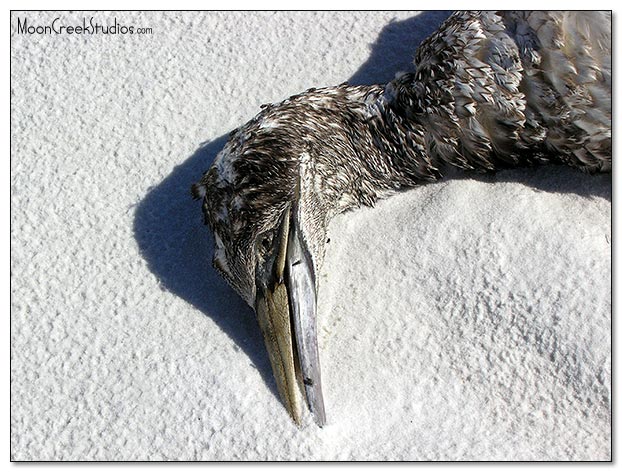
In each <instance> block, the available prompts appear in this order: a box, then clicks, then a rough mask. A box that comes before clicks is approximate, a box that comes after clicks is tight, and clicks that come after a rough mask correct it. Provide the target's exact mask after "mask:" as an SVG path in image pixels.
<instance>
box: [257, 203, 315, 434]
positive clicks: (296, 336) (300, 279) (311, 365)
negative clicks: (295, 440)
mask: <svg viewBox="0 0 622 472" xmlns="http://www.w3.org/2000/svg"><path fill="white" fill-rule="evenodd" d="M272 254H273V255H272V257H271V258H270V259H269V261H268V266H267V267H266V268H265V269H266V270H262V271H258V276H257V279H256V286H257V296H256V300H255V311H256V313H257V319H258V321H259V327H260V329H261V332H262V334H263V337H264V342H265V344H266V348H267V350H268V356H269V358H270V363H271V365H272V372H273V374H274V378H275V380H276V384H277V389H278V391H279V395H280V396H281V399H282V401H283V403H284V404H285V407H286V408H287V411H288V412H289V414H290V415H291V417H292V419H293V420H294V422H296V424H298V425H300V423H301V416H302V406H301V401H300V396H301V388H302V387H301V384H302V385H303V386H304V397H305V398H306V400H307V405H308V406H309V409H310V410H311V412H312V413H313V416H314V418H315V421H316V423H317V424H318V425H319V426H323V425H324V424H325V423H326V414H325V411H324V399H323V396H322V384H321V372H320V363H319V353H318V348H317V328H316V291H315V275H314V271H313V260H312V257H311V255H310V253H309V251H308V250H307V247H306V245H305V243H304V238H303V235H302V233H301V230H300V228H299V225H298V224H297V218H296V217H295V215H294V216H293V217H292V215H291V210H290V209H289V208H288V209H287V210H286V211H285V214H284V215H283V217H282V221H281V223H280V226H279V231H278V236H277V238H275V242H274V247H273V251H272Z"/></svg>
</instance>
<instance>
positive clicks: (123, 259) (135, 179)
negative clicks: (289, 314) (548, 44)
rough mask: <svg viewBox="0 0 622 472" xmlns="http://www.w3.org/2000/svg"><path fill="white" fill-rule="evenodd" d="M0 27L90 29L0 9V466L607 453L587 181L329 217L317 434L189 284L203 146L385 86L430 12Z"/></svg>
mask: <svg viewBox="0 0 622 472" xmlns="http://www.w3.org/2000/svg"><path fill="white" fill-rule="evenodd" d="M18 16H19V17H22V18H24V17H27V18H28V19H29V21H30V22H31V24H35V25H47V24H50V22H51V20H52V19H53V18H54V17H56V16H61V18H62V23H64V24H75V23H78V22H81V21H82V17H84V16H86V17H87V18H88V17H90V15H84V14H80V13H75V14H70V13H62V14H60V15H54V14H50V13H45V14H38V13H35V12H29V13H25V14H15V13H14V14H13V16H12V31H13V36H12V51H11V52H12V57H11V67H12V75H11V79H12V84H11V87H12V92H11V93H12V108H11V118H12V125H11V130H12V150H11V151H12V152H11V157H12V164H11V203H12V220H11V223H12V233H11V240H12V253H11V256H12V257H11V259H12V261H11V273H12V302H11V303H12V364H11V373H12V386H11V393H12V404H11V415H12V423H11V445H12V458H13V459H17V460H57V459H62V460H88V459H97V460H138V459H139V460H156V459H178V460H194V459H202V460H231V459H247V460H248V459H253V460H264V459H276V460H283V459H284V460H305V459H320V460H322V459H324V460H326V459H333V460H334V459H337V460H341V459H349V460H368V459H373V460H405V459H408V460H438V459H441V460H461V459H482V460H488V459H501V460H503V459H508V460H530V459H541V460H551V459H553V460H567V459H581V460H606V459H609V457H610V454H611V448H610V439H611V436H610V403H611V392H610V385H611V379H610V378H611V337H610V336H611V335H610V323H611V243H610V241H611V227H610V218H611V203H610V200H611V179H610V176H608V175H606V176H596V177H590V176H585V175H582V174H580V173H578V172H576V171H573V170H570V169H565V168H561V167H551V168H544V169H539V170H533V169H531V170H516V171H511V172H500V173H499V174H497V175H496V176H486V177H478V178H469V177H464V176H457V178H454V179H450V180H446V181H443V182H440V183H437V184H433V185H427V186H424V187H421V188H418V189H415V190H412V191H409V192H406V193H403V194H400V195H398V196H395V197H393V198H392V199H389V200H386V201H383V202H381V203H380V204H379V205H378V206H377V208H375V209H362V210H360V211H356V212H351V213H348V214H345V215H342V216H340V217H338V218H337V219H336V220H335V221H334V222H333V224H332V225H331V229H330V236H331V242H330V245H329V250H328V254H327V264H326V266H325V268H324V271H323V274H322V275H321V289H320V307H319V308H320V314H319V317H320V320H319V323H320V347H321V358H322V363H323V364H322V369H323V380H324V385H325V396H326V403H327V408H328V417H329V423H330V424H329V425H328V426H327V427H325V428H324V429H319V428H317V427H316V426H315V425H313V423H312V421H311V419H310V418H309V417H308V416H307V417H306V418H305V421H306V425H305V427H304V428H303V429H300V430H299V429H297V428H296V427H295V426H294V425H293V423H292V422H291V421H290V419H289V417H288V415H287V413H286V411H285V409H284V408H283V407H282V405H281V404H280V402H279V400H278V398H277V394H276V387H275V385H274V382H273V380H272V374H271V371H270V365H269V362H268V359H267V355H266V353H265V350H264V346H263V341H262V339H261V336H260V334H259V330H258V327H257V325H256V322H255V320H254V317H253V314H252V312H251V310H250V309H249V308H248V307H246V306H245V305H244V303H243V302H242V301H241V300H240V299H239V298H238V297H237V296H236V295H235V294H234V292H233V291H232V290H231V289H229V288H228V287H227V286H226V284H225V283H224V281H223V280H222V279H221V278H220V277H218V275H216V274H215V273H214V271H213V270H212V268H211V266H210V263H209V261H210V260H211V251H212V248H211V244H212V241H211V237H210V236H209V232H208V229H207V228H206V227H205V226H203V225H202V219H201V212H200V205H199V204H197V203H196V202H193V201H192V200H191V199H190V196H189V187H190V184H191V183H192V182H194V181H195V180H197V179H198V178H199V177H200V176H201V173H202V172H203V171H204V170H205V169H206V168H207V167H208V165H209V163H210V162H211V160H212V159H213V157H214V155H215V153H216V152H218V150H219V149H220V148H221V147H222V145H223V144H224V139H225V138H224V137H225V136H226V134H227V133H228V132H229V131H230V130H231V129H233V128H235V127H236V126H238V125H240V124H242V123H244V122H245V121H247V120H248V119H250V118H251V117H252V116H253V115H254V114H255V113H256V112H257V111H258V108H259V105H260V104H262V103H265V102H273V101H278V100H281V99H283V98H286V97H287V96H288V95H290V94H292V93H296V92H299V91H302V90H304V89H306V88H308V87H312V86H323V85H334V84H337V83H340V82H343V81H345V80H348V79H351V82H352V83H372V82H384V81H386V80H389V79H391V78H392V77H393V75H394V73H395V72H396V71H398V70H400V69H405V68H406V67H408V64H409V62H410V59H411V57H412V55H413V53H414V50H415V47H416V45H417V44H418V42H419V41H420V40H421V39H422V38H423V37H425V36H426V35H427V34H428V33H430V32H431V31H432V30H433V29H434V28H435V27H436V26H437V25H438V24H439V22H440V21H441V20H442V19H443V18H444V17H445V16H446V15H444V14H434V13H425V14H422V15H417V14H416V13H407V12H400V13H378V12H369V13H277V14H272V13H256V14H244V13H206V14H197V13H184V14H172V13H168V14H164V13H118V14H116V15H115V14H112V13H97V14H95V15H94V16H95V19H96V20H99V21H100V23H104V24H105V23H108V24H111V23H112V22H113V18H114V17H115V16H116V18H117V22H119V23H122V24H126V25H134V26H137V27H138V26H141V27H151V28H153V34H152V35H149V36H112V37H111V36H105V35H97V36H88V35H87V36H83V35H67V34H62V35H46V36H38V35H34V36H28V35H17V34H15V33H16V27H17V17H18ZM392 18H395V19H396V22H394V23H391V20H392ZM204 142H207V144H205V145H204V146H201V143H204Z"/></svg>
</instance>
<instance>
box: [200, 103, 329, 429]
mask: <svg viewBox="0 0 622 472" xmlns="http://www.w3.org/2000/svg"><path fill="white" fill-rule="evenodd" d="M307 98H308V97H292V98H290V99H289V100H286V101H285V102H283V103H281V104H280V105H278V106H272V105H271V106H267V107H265V108H264V110H263V111H262V112H261V113H260V114H259V115H257V116H256V117H255V118H254V119H253V120H251V121H250V122H248V123H247V124H246V125H244V126H242V127H241V128H239V129H237V130H234V131H233V132H232V133H231V134H230V136H229V140H228V142H227V144H226V145H225V147H224V148H223V150H222V151H221V152H220V153H219V154H218V156H217V157H216V159H215V160H214V163H213V165H212V167H211V168H210V169H209V170H208V171H207V172H206V173H205V174H204V176H203V178H202V179H201V181H200V182H198V183H197V184H195V185H194V186H193V188H192V192H193V195H194V196H195V198H201V199H202V201H203V213H204V217H205V222H206V224H207V225H208V226H209V227H210V228H211V230H212V232H213V236H214V243H215V248H214V257H213V261H212V262H213V266H214V267H215V268H216V270H217V271H218V272H219V273H220V274H221V275H222V276H223V277H224V278H225V279H226V280H227V282H228V283H229V284H230V285H231V286H232V287H233V288H234V289H235V290H236V291H237V292H238V293H239V294H240V296H241V297H242V298H243V299H244V300H245V301H246V302H247V303H248V304H249V305H250V306H251V307H252V308H253V309H254V310H255V312H256V314H257V320H258V322H259V326H260V328H261V331H262V333H263V336H264V341H265V344H266V347H267V350H268V355H269V358H270V362H271V364H272V369H273V373H274V377H275V380H276V383H277V388H278V390H279V393H280V396H281V398H282V400H283V402H284V403H285V406H286V407H287V409H288V411H289V413H290V415H291V416H292V418H293V419H294V420H295V422H296V423H298V424H300V421H301V412H302V407H301V393H302V396H304V397H306V400H307V404H308V405H309V408H310V410H311V412H312V413H313V414H314V417H315V420H316V422H317V423H318V424H320V425H322V424H324V422H325V413H324V405H323V399H322V392H321V379H320V367H319V354H318V349H317V334H316V282H315V273H316V270H317V267H318V265H319V261H320V260H321V258H322V256H323V242H324V238H325V234H326V228H325V225H324V224H323V222H322V219H323V218H324V216H325V214H324V213H325V212H324V210H323V205H322V204H321V202H320V201H319V200H320V199H318V198H314V196H310V195H309V187H311V188H313V187H314V182H313V178H312V175H313V173H312V172H309V171H308V170H305V169H306V167H305V166H306V161H308V146H307V144H308V143H309V133H312V132H313V131H312V130H311V129H310V128H309V126H308V125H309V123H311V122H313V117H312V116H310V115H312V114H313V113H314V112H317V110H315V111H314V107H313V106H311V107H309V106H307V105H308V104H309V101H308V100H307ZM302 174H305V175H306V176H307V177H309V176H311V177H310V180H309V179H305V181H304V182H302V179H303V177H302ZM294 351H295V352H294Z"/></svg>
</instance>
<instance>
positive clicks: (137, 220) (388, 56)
mask: <svg viewBox="0 0 622 472" xmlns="http://www.w3.org/2000/svg"><path fill="white" fill-rule="evenodd" d="M449 14H450V13H449V12H424V13H422V14H420V15H418V16H415V17H413V18H409V19H407V20H403V21H392V22H390V23H389V24H388V25H387V26H385V27H384V28H383V30H382V31H381V33H380V35H379V36H378V38H377V40H376V41H375V42H374V43H373V44H372V45H371V50H370V56H369V58H368V59H367V60H366V61H365V63H363V64H362V65H361V67H360V68H359V69H358V70H357V71H356V72H355V73H354V74H353V75H352V77H350V79H346V80H347V81H348V82H349V83H351V84H353V85H357V84H373V83H385V82H387V81H389V80H391V79H392V78H393V77H394V76H395V74H396V73H397V72H400V71H402V70H409V69H410V68H411V67H412V66H411V61H412V58H413V56H414V52H415V50H416V48H417V46H418V45H419V43H420V42H421V41H422V40H423V39H425V38H426V37H427V36H428V35H429V34H430V33H432V32H433V31H434V30H435V29H436V28H437V27H438V25H439V24H440V23H441V22H442V21H443V20H445V19H446V18H447V17H448V16H449ZM226 140H227V135H222V136H219V137H217V138H212V139H210V140H209V141H208V142H206V143H204V144H203V145H201V146H200V147H199V148H198V149H197V150H196V151H195V152H194V153H193V154H192V155H191V156H190V157H189V158H188V159H186V160H185V161H184V162H183V163H181V164H180V165H179V166H177V167H176V168H175V169H174V170H173V172H171V174H170V175H168V176H167V177H166V178H165V179H164V180H163V181H162V182H161V183H159V184H158V185H156V186H155V187H153V188H151V189H150V190H149V191H148V193H147V194H146V195H145V197H144V198H143V199H142V200H141V201H140V203H139V204H138V205H137V208H136V212H135V217H134V237H135V239H136V241H137V243H138V245H139V248H140V252H141V255H142V256H143V258H144V259H145V260H146V261H147V263H148V266H149V269H150V270H151V271H152V272H153V273H154V274H155V275H156V277H157V278H158V279H159V281H160V284H161V287H162V288H163V289H165V290H168V291H170V292H172V293H174V294H175V295H177V296H179V297H181V298H183V299H184V300H186V301H187V302H189V303H191V304H192V305H193V306H195V307H196V308H197V309H198V310H199V311H201V312H202V313H204V314H205V315H206V316H208V317H209V318H210V319H211V320H212V321H213V322H215V323H216V324H217V325H218V326H219V328H220V329H221V330H222V331H223V332H224V333H226V334H227V335H228V336H229V337H230V338H231V339H232V341H233V342H234V343H235V344H236V345H237V346H239V348H241V349H242V350H243V351H244V353H245V354H246V355H247V356H248V358H249V361H250V362H251V363H252V364H253V365H254V366H255V367H256V369H257V370H258V372H259V373H260V374H261V376H262V378H263V380H264V381H265V383H266V385H268V386H269V388H270V389H271V390H272V392H273V393H274V395H275V396H277V397H278V393H277V389H276V384H275V382H274V380H273V378H272V371H271V368H270V363H269V360H268V356H267V353H266V351H265V348H264V344H263V339H262V337H261V334H260V332H259V329H257V328H258V326H257V323H256V320H255V318H254V315H253V313H252V310H251V309H250V308H249V307H248V306H247V305H246V304H245V303H244V301H243V300H242V299H241V298H240V297H239V296H238V295H237V294H236V293H235V292H234V291H233V290H232V289H231V288H230V287H229V286H228V285H227V284H226V283H225V282H224V280H223V279H222V278H221V277H220V276H219V275H218V274H217V273H216V272H215V270H214V269H213V268H212V266H211V259H212V255H213V249H212V248H213V240H212V237H211V234H210V232H209V231H208V229H207V228H206V227H205V226H203V224H202V215H201V208H200V203H198V202H193V201H192V199H191V197H190V191H189V190H190V186H191V185H192V184H193V183H194V182H196V181H197V180H199V179H200V177H201V175H202V174H203V172H204V171H205V170H207V169H208V168H209V166H210V165H211V164H212V162H213V160H214V158H215V156H216V155H217V154H218V152H219V151H220V150H221V149H222V147H223V146H224V144H225V143H226ZM481 178H482V179H488V178H489V177H481ZM542 185H544V186H545V187H547V185H550V184H546V183H543V184H542ZM586 185H587V184H586ZM602 187H603V186H600V187H599V188H602ZM609 188H610V187H609ZM551 189H553V190H554V191H560V188H559V187H555V186H554V185H553V187H547V188H544V189H543V190H551ZM574 190H576V187H575V188H574ZM562 191H563V189H562ZM610 192H611V191H610V190H609V199H610V198H611V197H610Z"/></svg>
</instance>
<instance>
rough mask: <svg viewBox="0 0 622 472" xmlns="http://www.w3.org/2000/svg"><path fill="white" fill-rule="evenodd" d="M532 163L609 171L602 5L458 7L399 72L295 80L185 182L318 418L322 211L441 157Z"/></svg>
mask: <svg viewBox="0 0 622 472" xmlns="http://www.w3.org/2000/svg"><path fill="white" fill-rule="evenodd" d="M546 163H564V164H567V165H570V166H572V167H576V168H578V169H581V170H583V171H586V172H590V173H595V172H609V171H610V170H611V14H610V13H609V12H577V11H575V12H568V11H557V12H509V11H506V12H457V13H455V14H453V15H452V16H450V17H449V18H448V19H447V20H446V21H445V22H444V23H443V24H442V25H441V27H440V28H439V30H438V31H437V32H435V33H434V34H432V35H431V36H430V37H429V38H428V39H426V40H425V41H424V42H423V43H422V44H421V46H420V47H419V48H418V50H417V53H416V57H415V70H414V71H413V72H410V73H405V74H403V75H400V76H399V77H397V78H396V79H395V80H393V81H392V82H390V83H388V84H385V85H370V86H349V85H347V84H342V85H339V86H336V87H328V88H320V89H309V90H307V91H306V92H304V93H301V94H299V95H294V96H292V97H290V98H288V99H287V100H284V101H283V102H281V103H278V104H271V105H266V106H263V107H262V111H261V112H260V113H259V114H258V115H257V116H256V117H255V118H253V119H252V120H251V121H250V122H249V123H247V124H246V125H244V126H242V127H241V128H239V129H237V130H234V131H233V132H232V133H231V135H230V138H229V141H228V142H227V144H226V145H225V147H224V148H223V150H222V151H221V152H220V153H219V155H218V156H217V157H216V159H215V161H214V163H213V165H212V167H211V168H210V169H209V170H208V171H207V172H206V173H205V174H204V175H203V177H202V179H201V180H200V182H198V183H196V184H195V185H194V186H193V188H192V193H193V195H194V197H195V198H197V199H202V209H203V213H204V217H205V223H206V224H208V225H209V227H210V228H211V230H212V232H213V235H214V241H215V251H214V259H213V264H214V267H215V268H216V269H217V270H218V272H219V273H220V274H222V276H223V277H224V278H225V279H226V280H227V282H228V283H229V284H230V285H231V286H232V287H233V288H234V289H235V290H236V291H237V292H238V293H239V294H240V296H242V297H243V298H244V300H246V302H247V303H248V304H249V305H250V306H251V307H253V308H254V309H255V312H256V314H257V319H258V322H259V326H260V328H261V331H262V333H263V336H264V340H265V344H266V347H267V350H268V354H269V357H270V362H271V365H272V369H273V373H274V376H275V379H276V383H277V387H278V391H279V394H280V396H281V398H282V401H283V402H284V404H285V406H286V408H287V410H288V412H289V413H290V415H291V416H292V418H293V419H294V421H295V422H296V423H298V424H300V421H301V413H302V408H303V406H302V401H301V397H303V396H304V397H305V398H306V403H307V404H308V406H309V409H310V410H311V412H312V413H313V415H314V418H315V421H316V422H317V423H318V424H319V425H320V426H321V425H323V424H325V422H326V413H325V406H324V401H323V395H322V383H321V373H320V364H319V354H318V348H317V329H316V315H317V314H316V305H317V303H316V302H317V300H316V293H317V288H318V282H317V274H318V273H319V270H320V268H321V266H322V262H323V259H324V252H325V242H326V236H327V228H328V223H329V221H330V219H331V218H332V217H334V216H335V215H336V214H338V213H341V212H343V211H346V210H348V209H351V208H354V207H358V206H361V205H373V204H374V202H375V201H376V200H377V199H379V198H383V197H386V196H388V195H391V194H392V193H395V192H397V191H399V190H401V189H405V188H409V187H413V186H415V185H420V184H422V183H425V182H430V181H434V180H437V179H439V178H441V176H442V175H443V172H444V171H445V170H446V169H447V168H450V167H458V168H461V169H465V170H470V171H480V172H489V171H495V170H498V169H503V168H511V167H518V166H532V165H540V164H546ZM301 392H302V395H301Z"/></svg>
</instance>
